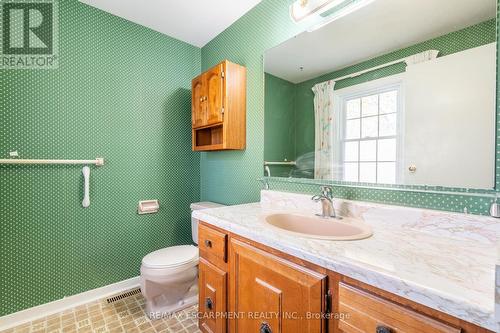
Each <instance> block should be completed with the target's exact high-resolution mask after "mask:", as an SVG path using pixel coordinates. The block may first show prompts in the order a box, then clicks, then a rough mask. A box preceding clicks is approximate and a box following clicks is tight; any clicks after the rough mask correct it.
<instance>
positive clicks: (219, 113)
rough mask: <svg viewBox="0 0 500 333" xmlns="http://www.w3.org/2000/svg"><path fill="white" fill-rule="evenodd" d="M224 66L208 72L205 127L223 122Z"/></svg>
mask: <svg viewBox="0 0 500 333" xmlns="http://www.w3.org/2000/svg"><path fill="white" fill-rule="evenodd" d="M223 67H224V65H223V64H220V65H217V66H215V67H213V68H212V69H210V70H209V71H207V72H206V73H205V74H204V76H205V85H206V91H207V93H206V94H207V100H206V104H207V114H206V117H207V119H206V123H205V125H212V124H217V123H220V122H222V120H223V119H222V117H223V114H224V111H223V98H224V96H223V95H224V93H223V92H224V86H223V73H224V69H223Z"/></svg>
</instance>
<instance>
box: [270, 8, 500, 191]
mask: <svg viewBox="0 0 500 333" xmlns="http://www.w3.org/2000/svg"><path fill="white" fill-rule="evenodd" d="M450 9H452V10H450ZM495 17H496V0H459V1H457V0H440V1H435V0H420V1H414V0H375V1H373V2H372V3H370V4H369V5H367V6H365V7H363V8H360V9H359V10H357V11H355V12H353V13H351V14H349V15H347V16H344V17H340V18H339V19H337V20H334V21H333V22H331V23H329V24H327V25H324V26H323V27H321V28H320V29H317V30H314V31H310V32H304V33H302V34H300V35H298V36H296V37H294V38H292V39H290V40H288V41H286V42H285V43H283V44H281V45H279V46H277V47H275V48H273V49H270V50H268V51H267V52H266V54H265V89H266V91H265V96H266V100H265V156H264V159H265V161H266V166H265V174H266V175H271V176H275V177H294V178H315V179H328V180H337V181H346V182H356V183H358V182H361V183H376V184H408V185H434V186H447V187H462V188H484V189H491V188H492V187H493V185H494V166H495V89H496V43H495V41H496V21H495Z"/></svg>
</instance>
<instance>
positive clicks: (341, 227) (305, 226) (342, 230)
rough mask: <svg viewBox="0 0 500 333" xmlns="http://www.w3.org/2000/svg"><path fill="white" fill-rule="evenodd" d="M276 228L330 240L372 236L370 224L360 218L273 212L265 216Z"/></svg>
mask: <svg viewBox="0 0 500 333" xmlns="http://www.w3.org/2000/svg"><path fill="white" fill-rule="evenodd" d="M265 220H266V222H267V223H268V224H269V225H270V226H272V227H275V228H278V229H280V230H281V231H285V232H287V233H289V234H294V235H296V236H299V237H308V238H317V239H329V240H343V241H347V240H359V239H364V238H368V237H370V236H371V235H372V234H373V233H372V230H371V228H370V226H368V225H366V224H364V223H363V222H361V221H359V220H354V219H350V218H344V219H342V220H338V219H333V218H328V219H324V218H321V217H308V216H301V215H292V214H273V215H269V216H267V217H266V218H265Z"/></svg>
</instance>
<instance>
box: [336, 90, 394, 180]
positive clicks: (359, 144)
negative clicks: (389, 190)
mask: <svg viewBox="0 0 500 333" xmlns="http://www.w3.org/2000/svg"><path fill="white" fill-rule="evenodd" d="M399 100H400V89H399V87H395V86H392V87H386V88H385V89H377V90H376V91H374V90H372V91H370V92H365V93H358V94H357V95H353V96H350V97H347V98H344V100H343V103H342V117H341V119H342V131H341V139H340V145H341V149H340V151H341V152H342V154H341V155H342V156H341V160H342V173H343V175H342V176H343V177H342V179H343V180H345V181H350V182H363V183H379V184H395V183H396V182H397V180H398V162H400V159H401V157H400V155H401V154H400V153H399V148H400V143H399V138H400V136H401V133H399V129H398V123H399V121H400V120H399V118H400V113H401V112H400V102H399Z"/></svg>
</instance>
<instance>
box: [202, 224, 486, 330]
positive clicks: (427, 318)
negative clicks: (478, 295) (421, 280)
mask: <svg viewBox="0 0 500 333" xmlns="http://www.w3.org/2000/svg"><path fill="white" fill-rule="evenodd" d="M199 248H200V257H201V258H200V268H199V269H200V275H199V290H200V293H199V311H200V319H199V327H200V330H201V331H202V332H205V333H215V332H218V333H225V332H231V333H247V332H258V333H304V332H308V333H323V332H333V333H493V332H491V331H489V330H486V329H484V328H480V327H478V326H476V325H474V324H471V323H468V322H464V321H462V320H460V319H458V318H455V317H452V316H450V315H447V314H445V313H442V312H439V311H437V310H434V309H431V308H428V307H426V306H423V305H421V304H418V303H416V302H413V301H410V300H408V299H405V298H402V297H400V296H397V295H394V294H391V293H389V292H387V291H384V290H381V289H378V288H376V287H374V286H370V285H367V284H365V283H362V282H360V281H357V280H354V279H351V278H349V277H346V276H343V275H340V274H338V273H336V272H331V271H328V270H326V269H325V268H322V267H318V266H316V265H314V264H311V263H308V262H306V261H303V260H301V259H298V258H295V257H292V256H290V255H288V254H285V253H282V252H280V251H278V250H275V249H272V248H269V247H267V246H265V245H262V244H260V243H257V242H254V241H250V240H247V239H245V238H242V237H240V236H238V235H234V234H232V233H230V232H227V231H225V230H222V229H220V228H216V227H213V226H211V225H209V224H206V223H204V222H200V224H199Z"/></svg>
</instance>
